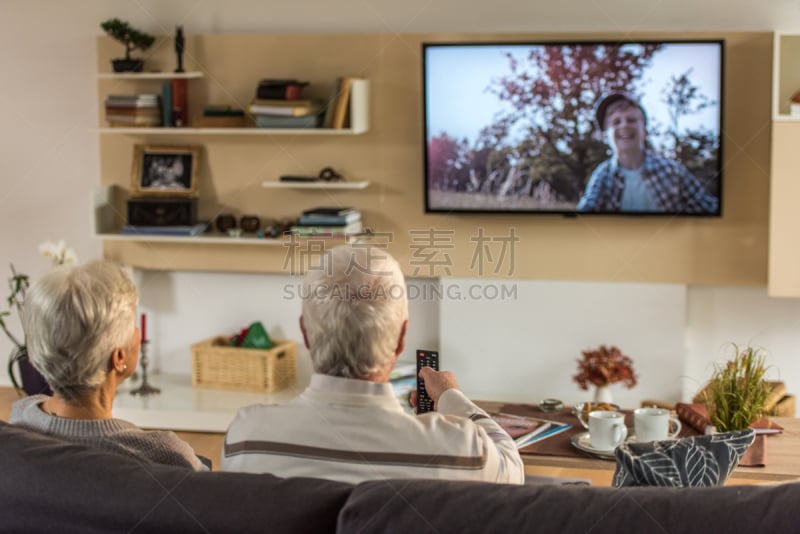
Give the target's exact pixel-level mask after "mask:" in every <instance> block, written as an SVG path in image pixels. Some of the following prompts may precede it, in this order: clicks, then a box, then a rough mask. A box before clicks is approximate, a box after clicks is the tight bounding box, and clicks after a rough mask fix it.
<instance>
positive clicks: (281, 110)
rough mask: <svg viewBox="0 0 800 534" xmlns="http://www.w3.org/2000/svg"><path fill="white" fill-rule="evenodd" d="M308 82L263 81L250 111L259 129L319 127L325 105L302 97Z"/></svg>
mask: <svg viewBox="0 0 800 534" xmlns="http://www.w3.org/2000/svg"><path fill="white" fill-rule="evenodd" d="M306 85H308V83H306V82H298V81H297V80H261V82H259V84H258V88H257V89H256V97H255V99H253V102H252V103H251V104H250V107H249V108H248V110H249V111H250V113H251V114H252V115H253V117H254V118H255V121H256V126H257V127H259V128H316V127H317V126H318V125H319V118H320V113H321V112H322V110H323V104H322V103H321V102H318V101H316V100H310V99H304V98H303V87H305V86H306Z"/></svg>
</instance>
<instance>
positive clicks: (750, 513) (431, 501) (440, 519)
mask: <svg viewBox="0 0 800 534" xmlns="http://www.w3.org/2000/svg"><path fill="white" fill-rule="evenodd" d="M799 502H800V483H792V484H784V485H774V486H731V487H722V488H701V489H692V488H689V489H662V488H628V489H613V488H597V487H585V486H523V487H519V486H507V485H494V484H485V483H469V482H445V481H430V480H385V481H374V482H367V483H362V484H358V485H356V486H352V485H349V484H343V483H338V482H330V481H325V480H317V479H301V478H296V479H280V478H277V477H274V476H271V475H247V474H238V473H195V472H191V471H186V470H183V469H179V468H172V467H166V466H159V465H147V464H140V463H139V462H138V461H136V460H134V459H130V458H127V457H124V456H120V455H116V454H111V453H106V452H102V451H98V450H94V449H90V448H86V447H83V446H79V445H74V444H69V443H64V442H61V441H58V440H55V439H51V438H49V437H46V436H42V435H39V434H36V433H33V432H29V431H25V430H22V429H19V428H16V427H14V426H11V425H8V424H6V423H3V422H0V532H15V533H25V532H36V533H40V532H59V533H70V532H75V533H78V532H80V533H86V532H170V533H180V532H209V533H215V532H237V533H238V532H243V533H247V532H275V533H283V532H298V533H311V532H325V533H333V532H343V533H356V532H358V533H370V532H381V533H383V532H408V533H413V534H421V533H439V534H443V533H449V532H453V533H469V532H476V533H491V532H498V533H499V532H503V533H507V532H563V533H586V532H591V533H593V534H599V533H606V532H607V533H620V532H666V533H678V532H687V533H688V532H770V533H784V532H785V533H789V532H797V531H798V530H799V527H798V525H797V520H796V519H795V517H794V508H793V507H794V506H796V505H797V503H799Z"/></svg>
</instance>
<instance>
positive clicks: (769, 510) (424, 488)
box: [338, 480, 800, 534]
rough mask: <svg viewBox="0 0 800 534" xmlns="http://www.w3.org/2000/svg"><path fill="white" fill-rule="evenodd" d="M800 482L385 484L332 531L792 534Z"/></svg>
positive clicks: (365, 486) (361, 491)
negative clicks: (630, 485)
mask: <svg viewBox="0 0 800 534" xmlns="http://www.w3.org/2000/svg"><path fill="white" fill-rule="evenodd" d="M798 502H800V483H791V484H785V485H774V486H727V487H713V488H652V487H651V488H598V487H586V486H556V485H554V486H509V485H492V484H488V483H483V484H481V483H474V482H445V481H434V480H386V481H372V482H363V483H361V484H359V485H357V486H356V488H355V489H354V490H353V493H352V494H351V496H350V499H348V501H347V504H346V505H345V507H344V509H343V510H342V513H341V515H340V517H339V529H338V532H358V533H359V534H368V533H372V532H374V533H379V532H381V533H382V532H415V533H423V532H425V533H429V532H430V533H434V532H442V533H443V532H458V533H467V532H570V533H571V532H591V533H592V534H605V533H609V534H612V533H613V534H618V533H620V532H770V533H776V532H779V533H781V534H783V533H787V534H788V533H794V532H797V528H798V527H797V519H796V518H795V517H794V513H793V511H794V509H795V508H794V507H795V506H797V503H798Z"/></svg>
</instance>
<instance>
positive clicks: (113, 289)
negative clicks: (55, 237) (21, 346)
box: [22, 261, 139, 399]
mask: <svg viewBox="0 0 800 534" xmlns="http://www.w3.org/2000/svg"><path fill="white" fill-rule="evenodd" d="M138 300H139V294H138V291H137V290H136V285H135V284H134V283H133V280H131V277H130V276H129V275H128V273H127V272H126V271H125V270H123V269H122V267H120V266H118V265H116V264H114V263H110V262H105V261H95V262H92V263H87V264H84V265H77V266H69V265H62V266H59V267H56V268H54V269H53V270H52V271H50V272H48V273H47V274H45V275H44V276H42V277H41V278H40V279H38V280H37V281H35V282H34V283H33V284H32V285H31V287H30V288H29V289H28V291H27V295H26V296H25V303H24V307H23V316H22V326H23V329H24V331H25V339H26V344H27V348H28V355H29V357H30V359H31V363H32V364H33V366H34V367H35V368H36V370H38V371H39V372H40V373H41V374H42V376H44V378H45V380H46V381H47V383H48V384H49V385H50V387H51V388H52V389H53V391H55V392H57V393H59V394H60V395H62V396H63V397H64V398H67V399H76V398H78V397H80V396H81V394H83V393H85V392H87V391H90V390H93V389H96V388H97V387H99V386H100V385H101V384H102V383H103V381H104V380H105V377H106V374H107V373H108V370H109V358H110V357H111V354H112V353H113V351H114V350H115V349H117V348H124V347H126V346H127V345H128V344H129V342H130V339H131V336H132V334H133V328H134V327H135V326H134V325H135V321H136V306H137V303H138Z"/></svg>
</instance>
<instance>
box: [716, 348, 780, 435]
mask: <svg viewBox="0 0 800 534" xmlns="http://www.w3.org/2000/svg"><path fill="white" fill-rule="evenodd" d="M731 345H732V346H733V351H734V354H733V359H732V360H730V361H728V362H726V363H724V364H722V365H718V366H716V367H715V372H714V376H712V377H711V382H709V385H708V387H707V388H706V392H705V397H706V404H707V406H708V414H709V416H710V418H711V423H712V424H713V425H714V426H715V427H716V428H717V430H718V431H720V432H731V431H733V430H744V429H746V428H748V427H750V425H751V424H752V423H753V422H754V421H755V420H756V419H758V418H759V417H761V415H762V412H763V411H764V403H765V401H766V400H767V395H768V394H769V391H770V387H769V384H768V383H767V381H766V380H765V379H764V375H765V373H766V370H767V368H766V367H765V365H764V364H765V361H766V355H765V354H764V352H763V351H762V350H761V349H756V348H753V347H745V348H743V349H741V350H740V349H739V346H738V345H736V344H734V343H732V344H731Z"/></svg>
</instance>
